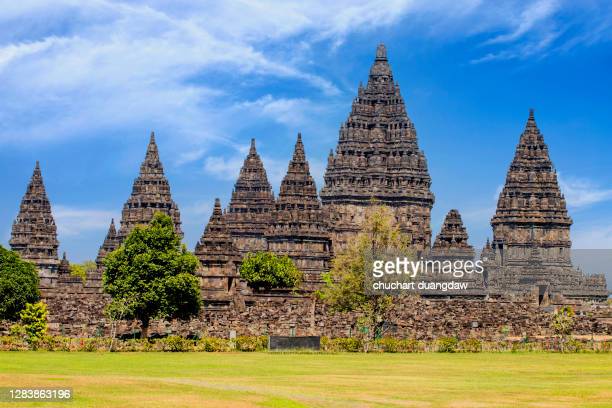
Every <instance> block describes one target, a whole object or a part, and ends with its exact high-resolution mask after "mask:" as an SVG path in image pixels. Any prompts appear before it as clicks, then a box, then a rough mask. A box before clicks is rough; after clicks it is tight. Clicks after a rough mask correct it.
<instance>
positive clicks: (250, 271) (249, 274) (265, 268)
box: [240, 252, 302, 289]
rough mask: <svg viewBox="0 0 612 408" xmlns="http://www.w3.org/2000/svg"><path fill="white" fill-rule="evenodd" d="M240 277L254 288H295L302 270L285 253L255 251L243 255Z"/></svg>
mask: <svg viewBox="0 0 612 408" xmlns="http://www.w3.org/2000/svg"><path fill="white" fill-rule="evenodd" d="M240 277H241V278H242V279H244V280H246V281H247V282H248V284H249V286H251V287H252V288H256V289H259V288H262V289H272V288H295V287H298V286H299V285H300V283H301V281H302V272H300V271H299V269H298V268H297V267H296V266H295V264H294V263H293V261H292V260H291V258H289V257H288V256H287V255H283V256H277V255H275V254H273V253H271V252H257V253H248V254H247V255H246V256H245V257H244V260H243V261H242V265H241V266H240Z"/></svg>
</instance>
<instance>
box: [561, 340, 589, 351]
mask: <svg viewBox="0 0 612 408" xmlns="http://www.w3.org/2000/svg"><path fill="white" fill-rule="evenodd" d="M585 349H586V345H585V344H584V343H583V342H581V341H580V340H576V339H569V340H568V341H567V342H566V343H565V345H564V347H563V352H565V353H580V352H582V351H585Z"/></svg>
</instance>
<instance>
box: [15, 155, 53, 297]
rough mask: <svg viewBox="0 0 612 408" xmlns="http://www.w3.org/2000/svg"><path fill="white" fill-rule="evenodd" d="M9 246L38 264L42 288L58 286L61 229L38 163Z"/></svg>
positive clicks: (16, 219)
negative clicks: (59, 230)
mask: <svg viewBox="0 0 612 408" xmlns="http://www.w3.org/2000/svg"><path fill="white" fill-rule="evenodd" d="M9 244H10V246H11V248H12V249H13V250H14V251H17V252H18V253H19V255H20V256H21V257H22V258H23V259H26V260H28V261H32V262H34V264H36V266H37V267H38V271H39V275H40V279H41V281H40V283H41V285H42V286H52V285H54V284H55V283H56V279H57V273H58V267H59V263H60V261H59V259H58V255H57V248H58V247H59V241H58V240H57V227H56V225H55V220H54V219H53V214H52V213H51V203H50V202H49V198H48V197H47V191H46V190H45V184H44V182H43V178H42V173H41V171H40V164H39V163H38V162H36V166H35V167H34V173H33V174H32V178H31V179H30V183H29V184H28V187H27V189H26V192H25V195H24V196H23V199H22V200H21V205H20V206H19V214H17V218H15V221H14V222H13V228H12V231H11V239H10V241H9Z"/></svg>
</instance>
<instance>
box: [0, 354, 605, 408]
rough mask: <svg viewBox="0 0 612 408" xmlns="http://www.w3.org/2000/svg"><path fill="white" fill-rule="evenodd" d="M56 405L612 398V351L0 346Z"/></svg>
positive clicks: (1, 362) (561, 403)
mask: <svg viewBox="0 0 612 408" xmlns="http://www.w3.org/2000/svg"><path fill="white" fill-rule="evenodd" d="M0 387H71V388H72V389H73V390H74V396H75V397H74V400H73V401H72V402H70V403H57V402H55V403H47V404H42V403H38V404H31V403H18V404H16V403H0V406H11V407H17V406H19V407H26V406H54V407H58V406H59V407H61V406H67V407H77V406H78V407H195V406H198V407H387V406H388V407H394V406H413V407H522V406H526V407H554V408H559V407H612V354H565V355H562V354H547V353H531V354H527V353H517V354H512V353H504V354H492V353H480V354H439V353H427V354H349V353H346V354H345V353H342V354H289V353H288V354H285V353H283V354H281V353H74V352H73V353H61V352H2V353H0Z"/></svg>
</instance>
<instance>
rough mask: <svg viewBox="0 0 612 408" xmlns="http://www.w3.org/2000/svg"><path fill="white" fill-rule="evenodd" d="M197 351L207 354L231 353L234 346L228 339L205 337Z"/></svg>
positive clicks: (200, 341) (197, 345)
mask: <svg viewBox="0 0 612 408" xmlns="http://www.w3.org/2000/svg"><path fill="white" fill-rule="evenodd" d="M195 350H196V351H207V352H226V351H231V350H232V346H231V344H230V341H229V340H227V339H217V338H215V337H205V338H203V339H201V340H198V342H197V343H196V347H195Z"/></svg>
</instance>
